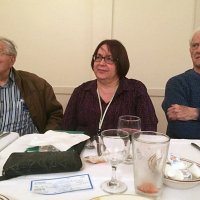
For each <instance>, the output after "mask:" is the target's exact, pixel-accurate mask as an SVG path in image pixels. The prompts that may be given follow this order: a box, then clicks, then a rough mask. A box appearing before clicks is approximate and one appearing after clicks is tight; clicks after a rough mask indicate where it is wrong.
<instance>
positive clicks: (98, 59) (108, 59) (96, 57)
mask: <svg viewBox="0 0 200 200" xmlns="http://www.w3.org/2000/svg"><path fill="white" fill-rule="evenodd" d="M93 59H94V61H95V62H101V61H102V60H104V62H105V63H107V64H114V63H115V60H114V59H113V58H112V57H111V56H105V57H103V56H102V55H99V54H97V55H94V56H93Z"/></svg>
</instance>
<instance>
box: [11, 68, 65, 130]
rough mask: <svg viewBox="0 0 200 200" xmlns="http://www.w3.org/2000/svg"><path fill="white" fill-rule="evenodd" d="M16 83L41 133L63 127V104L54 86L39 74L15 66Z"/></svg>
mask: <svg viewBox="0 0 200 200" xmlns="http://www.w3.org/2000/svg"><path fill="white" fill-rule="evenodd" d="M13 73H14V76H15V81H16V84H17V86H18V88H19V90H20V92H21V95H22V97H23V99H24V101H25V103H26V105H27V107H28V109H29V112H30V115H31V118H32V120H33V123H34V124H35V126H36V127H37V129H38V131H39V132H40V133H44V132H45V131H47V130H56V129H60V128H61V120H62V117H63V108H62V105H61V104H60V103H59V102H58V101H57V99H56V96H55V93H54V91H53V88H52V86H51V85H50V84H49V83H48V82H47V81H46V80H44V79H43V78H40V77H39V76H37V75H35V74H33V73H29V72H25V71H21V70H15V69H14V68H13Z"/></svg>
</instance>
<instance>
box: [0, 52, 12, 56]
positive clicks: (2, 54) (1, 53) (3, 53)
mask: <svg viewBox="0 0 200 200" xmlns="http://www.w3.org/2000/svg"><path fill="white" fill-rule="evenodd" d="M4 55H8V56H10V54H8V53H6V52H4V51H0V56H4Z"/></svg>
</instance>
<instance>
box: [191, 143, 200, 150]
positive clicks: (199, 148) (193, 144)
mask: <svg viewBox="0 0 200 200" xmlns="http://www.w3.org/2000/svg"><path fill="white" fill-rule="evenodd" d="M191 145H192V146H193V147H195V148H196V149H198V150H199V151H200V146H199V145H197V144H195V143H193V142H192V143H191Z"/></svg>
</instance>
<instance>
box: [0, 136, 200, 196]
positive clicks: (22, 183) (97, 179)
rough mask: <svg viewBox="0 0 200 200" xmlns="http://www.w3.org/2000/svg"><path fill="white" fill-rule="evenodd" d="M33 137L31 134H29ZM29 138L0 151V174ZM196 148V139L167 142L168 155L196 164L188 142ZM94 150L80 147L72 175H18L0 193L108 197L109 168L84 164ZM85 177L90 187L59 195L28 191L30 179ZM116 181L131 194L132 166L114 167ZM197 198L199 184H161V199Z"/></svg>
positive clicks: (1, 184) (0, 184)
mask: <svg viewBox="0 0 200 200" xmlns="http://www.w3.org/2000/svg"><path fill="white" fill-rule="evenodd" d="M33 135H34V134H33ZM33 135H32V134H29V135H24V136H21V137H19V138H18V139H16V140H15V141H14V142H12V143H11V144H10V145H8V146H7V147H6V148H4V149H3V150H1V152H0V175H1V174H2V170H3V166H4V164H5V162H6V161H7V159H8V157H9V156H10V155H11V153H13V152H24V151H25V150H26V149H27V148H28V144H29V143H30V141H31V140H32V139H33ZM192 142H193V143H196V144H197V145H200V140H189V139H171V140H170V145H169V151H168V152H169V153H173V154H174V155H176V156H178V157H180V158H185V159H188V160H191V161H193V162H196V163H200V151H199V150H198V149H197V148H194V147H193V146H192V145H191V143H192ZM96 154H97V150H96V148H94V149H87V148H84V149H83V151H82V152H81V155H80V156H81V159H82V165H83V166H82V168H81V169H80V170H79V171H76V172H61V173H49V174H34V175H25V176H19V177H16V178H11V179H8V180H3V181H0V194H1V195H4V196H6V197H7V198H8V199H9V200H33V199H34V200H71V199H74V200H90V199H92V198H94V197H98V196H102V195H108V194H107V193H106V192H104V191H103V190H102V189H101V183H102V182H104V181H106V180H109V179H110V178H111V174H112V169H111V165H110V164H109V163H107V162H101V163H98V164H93V163H90V162H87V161H86V160H85V157H87V156H95V155H96ZM85 174H87V175H88V176H89V178H90V181H91V185H92V187H91V188H88V189H85V190H77V191H68V192H64V193H59V194H48V195H47V194H39V193H35V192H34V191H32V190H31V183H32V181H34V180H43V179H55V178H63V177H71V176H77V175H85ZM117 178H118V179H119V180H121V181H123V182H124V183H125V184H126V185H127V190H126V191H125V192H124V194H133V195H135V189H134V175H133V165H132V164H125V163H121V164H119V165H118V167H117ZM199 198H200V184H198V185H197V186H195V187H192V188H189V189H177V188H171V187H169V186H166V185H163V192H162V195H161V197H160V199H161V200H190V199H193V200H198V199H199Z"/></svg>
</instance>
